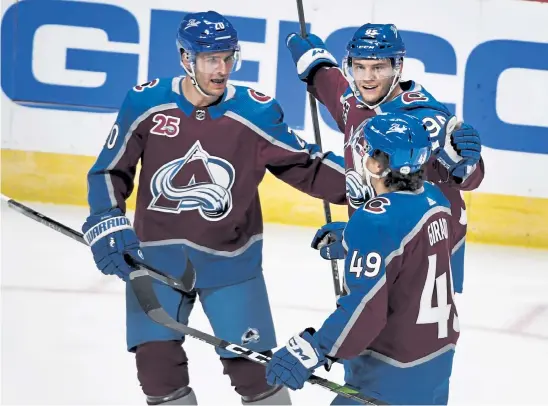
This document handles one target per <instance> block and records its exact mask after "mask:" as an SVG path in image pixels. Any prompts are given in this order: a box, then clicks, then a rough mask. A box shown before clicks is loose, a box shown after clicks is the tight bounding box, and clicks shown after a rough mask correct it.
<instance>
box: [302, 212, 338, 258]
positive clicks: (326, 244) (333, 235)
mask: <svg viewBox="0 0 548 406" xmlns="http://www.w3.org/2000/svg"><path fill="white" fill-rule="evenodd" d="M345 227H346V222H344V221H334V222H332V223H327V224H326V225H324V226H323V227H321V228H320V229H318V231H316V235H315V236H314V238H313V239H312V243H311V244H310V245H311V246H312V248H314V249H317V250H320V255H321V257H322V258H324V259H329V260H331V259H344V258H345V257H346V250H345V249H344V247H343V244H342V242H343V231H344V228H345Z"/></svg>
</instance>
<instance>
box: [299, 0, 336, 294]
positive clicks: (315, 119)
mask: <svg viewBox="0 0 548 406" xmlns="http://www.w3.org/2000/svg"><path fill="white" fill-rule="evenodd" d="M297 11H298V13H299V25H300V26H301V36H302V37H303V38H306V37H307V36H308V34H307V32H306V20H305V19H304V9H303V1H302V0H297ZM308 102H309V103H310V112H311V113H312V125H313V127H314V142H315V143H316V144H317V145H318V146H319V147H320V150H321V149H322V136H321V135H320V122H319V120H318V106H317V104H316V99H315V98H314V96H312V94H310V93H308ZM323 212H324V214H325V221H326V222H327V223H331V222H332V221H333V220H332V218H331V208H330V207H329V203H328V202H327V201H326V200H324V201H323ZM331 274H332V275H333V287H334V288H335V298H336V300H339V297H341V282H340V279H339V264H338V263H337V260H336V259H332V260H331Z"/></svg>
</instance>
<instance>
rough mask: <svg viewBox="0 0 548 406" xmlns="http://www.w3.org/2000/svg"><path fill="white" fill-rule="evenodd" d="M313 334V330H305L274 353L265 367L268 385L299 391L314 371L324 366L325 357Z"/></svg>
mask: <svg viewBox="0 0 548 406" xmlns="http://www.w3.org/2000/svg"><path fill="white" fill-rule="evenodd" d="M314 333H315V331H314V329H312V328H307V329H306V330H305V331H303V332H302V333H301V334H298V335H295V336H293V337H291V338H290V339H289V341H288V342H287V344H286V346H285V347H283V348H281V349H279V350H278V351H276V352H275V353H274V355H273V356H272V359H271V360H270V362H269V363H268V365H267V366H266V381H267V383H268V384H269V385H272V386H274V385H285V386H287V387H288V388H290V389H293V390H297V389H301V388H302V387H303V386H304V383H305V382H306V381H307V380H308V378H310V375H312V373H313V372H314V370H315V369H316V368H318V367H319V366H321V365H323V364H325V362H326V359H325V356H324V355H323V352H322V350H321V349H320V347H319V344H318V342H317V341H316V339H315V338H314V336H313V334H314Z"/></svg>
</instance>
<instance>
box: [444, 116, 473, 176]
mask: <svg viewBox="0 0 548 406" xmlns="http://www.w3.org/2000/svg"><path fill="white" fill-rule="evenodd" d="M480 158H481V139H480V136H479V133H478V132H477V131H476V130H475V129H474V128H473V127H472V126H471V125H468V124H463V123H462V122H458V123H457V118H456V117H455V116H453V117H451V118H450V119H449V120H447V123H446V125H445V145H444V146H443V149H442V150H441V151H440V152H439V154H438V161H439V162H440V163H441V164H442V165H443V166H444V167H445V168H446V169H447V171H448V172H449V173H450V174H451V176H452V177H454V178H457V179H459V181H460V182H464V181H465V180H466V178H468V176H470V174H471V173H472V171H473V170H474V165H476V164H477V163H478V162H479V160H480Z"/></svg>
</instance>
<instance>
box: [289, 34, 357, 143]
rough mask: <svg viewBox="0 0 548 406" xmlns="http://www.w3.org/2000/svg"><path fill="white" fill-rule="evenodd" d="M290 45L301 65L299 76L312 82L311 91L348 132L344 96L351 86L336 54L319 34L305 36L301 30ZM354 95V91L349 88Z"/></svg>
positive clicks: (309, 83) (341, 128) (304, 80)
mask: <svg viewBox="0 0 548 406" xmlns="http://www.w3.org/2000/svg"><path fill="white" fill-rule="evenodd" d="M286 43H287V47H288V48H289V51H290V52H291V56H292V57H293V61H294V62H295V65H296V67H297V74H298V75H299V79H301V80H302V81H303V82H305V83H306V84H307V85H308V91H309V92H310V93H312V95H313V96H314V97H315V98H316V99H318V101H319V102H320V103H322V104H323V105H324V106H325V107H327V110H329V113H330V114H331V116H332V117H333V118H334V119H335V121H336V122H337V126H338V127H339V129H340V130H341V131H342V132H344V128H345V122H344V119H343V116H344V108H343V106H344V104H343V103H341V98H342V97H343V96H344V94H345V92H346V91H347V89H348V81H347V80H346V78H345V77H344V75H343V74H342V72H341V71H340V69H338V64H337V61H336V60H335V57H334V56H333V55H332V54H331V53H330V52H329V51H328V50H327V48H326V47H325V44H324V42H323V41H322V40H321V39H320V38H319V37H318V36H316V35H314V34H310V35H309V36H308V37H307V38H302V37H301V36H300V35H299V34H297V33H292V34H289V36H288V37H287V41H286ZM349 95H350V96H352V92H349Z"/></svg>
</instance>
